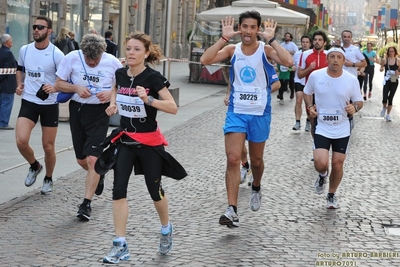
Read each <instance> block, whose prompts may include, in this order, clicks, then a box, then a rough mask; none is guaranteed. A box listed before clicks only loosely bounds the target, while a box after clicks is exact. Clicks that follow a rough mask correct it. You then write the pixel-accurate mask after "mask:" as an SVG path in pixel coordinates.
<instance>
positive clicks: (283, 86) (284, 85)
mask: <svg viewBox="0 0 400 267" xmlns="http://www.w3.org/2000/svg"><path fill="white" fill-rule="evenodd" d="M279 81H280V82H281V87H280V88H279V95H280V97H281V98H280V99H281V100H282V99H283V93H285V92H286V91H287V88H288V83H289V80H279Z"/></svg>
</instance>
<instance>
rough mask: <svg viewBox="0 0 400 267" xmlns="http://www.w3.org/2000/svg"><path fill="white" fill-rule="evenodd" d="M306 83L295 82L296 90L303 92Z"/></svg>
mask: <svg viewBox="0 0 400 267" xmlns="http://www.w3.org/2000/svg"><path fill="white" fill-rule="evenodd" d="M303 89H304V85H302V84H301V83H294V91H295V92H303Z"/></svg>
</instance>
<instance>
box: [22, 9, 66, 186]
mask: <svg viewBox="0 0 400 267" xmlns="http://www.w3.org/2000/svg"><path fill="white" fill-rule="evenodd" d="M52 26H53V22H52V20H51V19H50V18H48V17H45V16H39V17H37V19H36V20H35V21H34V23H33V25H32V29H33V39H34V42H33V43H30V44H27V45H24V46H22V47H21V49H20V50H19V57H18V66H17V89H16V94H17V95H21V96H22V100H21V108H20V111H19V114H18V119H17V125H16V128H15V138H16V141H17V147H18V150H19V152H20V153H21V155H22V156H23V157H24V158H25V159H26V161H28V163H29V164H30V168H29V172H28V175H27V177H26V179H25V186H31V185H33V184H34V183H35V182H36V177H37V176H38V174H39V173H40V172H41V171H42V169H43V166H42V164H40V163H39V162H38V161H37V160H36V157H35V154H34V151H33V149H32V147H31V146H30V145H29V140H30V137H31V133H32V130H33V128H34V127H35V125H36V123H37V122H38V120H39V118H40V125H41V129H42V147H43V150H44V162H45V168H46V175H45V177H44V179H43V186H42V190H41V193H42V194H47V193H51V192H52V191H53V180H52V175H53V171H54V167H55V165H56V152H55V140H56V135H57V128H58V104H55V103H56V96H57V94H56V90H55V88H54V83H55V81H56V71H57V69H58V68H59V67H60V63H61V61H62V60H63V58H64V54H63V53H62V52H61V51H60V50H59V49H58V48H57V47H56V46H55V45H53V44H52V43H51V42H50V40H49V37H50V35H51V32H52Z"/></svg>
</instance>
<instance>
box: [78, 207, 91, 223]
mask: <svg viewBox="0 0 400 267" xmlns="http://www.w3.org/2000/svg"><path fill="white" fill-rule="evenodd" d="M90 213H92V208H91V207H90V205H89V204H86V205H84V204H83V203H82V204H81V205H79V210H78V213H77V214H76V217H78V218H79V219H82V220H84V221H89V220H90Z"/></svg>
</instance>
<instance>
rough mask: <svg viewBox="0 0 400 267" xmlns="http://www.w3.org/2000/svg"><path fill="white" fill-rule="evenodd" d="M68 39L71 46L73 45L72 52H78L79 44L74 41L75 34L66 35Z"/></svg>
mask: <svg viewBox="0 0 400 267" xmlns="http://www.w3.org/2000/svg"><path fill="white" fill-rule="evenodd" d="M68 35H69V38H71V41H72V44H73V45H74V50H79V44H78V42H77V41H76V40H75V32H72V31H71V32H69V33H68Z"/></svg>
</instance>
